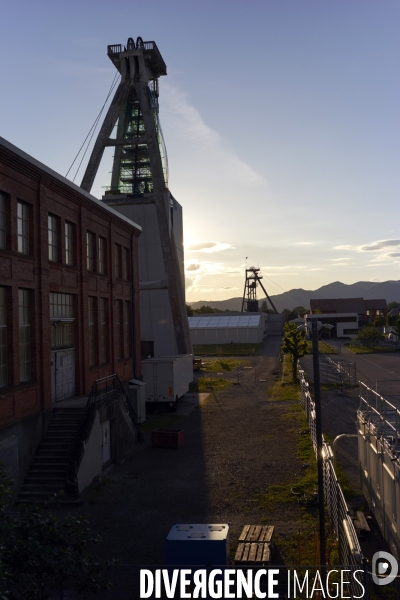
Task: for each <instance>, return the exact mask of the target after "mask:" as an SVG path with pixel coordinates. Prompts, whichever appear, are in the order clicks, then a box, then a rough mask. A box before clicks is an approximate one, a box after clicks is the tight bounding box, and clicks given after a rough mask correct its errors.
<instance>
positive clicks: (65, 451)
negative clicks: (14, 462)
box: [35, 446, 71, 458]
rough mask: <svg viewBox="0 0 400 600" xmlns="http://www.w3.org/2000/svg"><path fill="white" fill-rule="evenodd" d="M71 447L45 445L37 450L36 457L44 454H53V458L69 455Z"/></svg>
mask: <svg viewBox="0 0 400 600" xmlns="http://www.w3.org/2000/svg"><path fill="white" fill-rule="evenodd" d="M70 451H71V449H70V448H62V447H61V448H58V447H53V446H44V447H40V448H39V450H38V451H37V452H36V455H35V458H39V457H42V456H52V457H53V458H57V457H65V458H66V457H67V456H68V455H69V453H70Z"/></svg>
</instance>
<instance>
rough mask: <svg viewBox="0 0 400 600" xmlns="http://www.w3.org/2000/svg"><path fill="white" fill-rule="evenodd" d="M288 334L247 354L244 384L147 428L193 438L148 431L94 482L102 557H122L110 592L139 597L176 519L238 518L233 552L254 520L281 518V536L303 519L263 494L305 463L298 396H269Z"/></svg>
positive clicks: (90, 494)
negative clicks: (138, 580)
mask: <svg viewBox="0 0 400 600" xmlns="http://www.w3.org/2000/svg"><path fill="white" fill-rule="evenodd" d="M280 343H281V340H280V338H270V339H269V340H268V341H267V342H266V343H265V344H264V346H263V348H262V350H261V353H260V355H258V356H256V357H250V358H247V359H246V360H247V361H248V362H247V365H246V367H247V368H243V370H242V376H241V383H240V384H238V383H237V374H236V373H235V374H234V375H233V379H236V383H233V384H232V385H230V386H229V387H228V388H227V389H225V390H223V391H221V392H218V394H214V393H211V394H210V395H209V397H208V399H207V400H206V401H205V402H204V403H203V404H201V405H200V406H199V407H197V408H195V409H194V410H193V411H192V412H191V413H190V414H189V415H186V416H182V415H177V416H173V415H171V414H164V415H154V416H151V417H150V418H149V422H148V423H147V426H146V429H148V430H150V429H154V428H158V427H162V426H166V427H174V428H177V427H178V428H182V429H184V431H185V445H184V447H182V448H180V449H179V450H169V449H160V448H153V447H152V446H151V434H150V431H148V432H147V433H146V434H145V441H144V443H143V444H137V445H136V446H135V448H134V451H133V452H132V455H131V456H130V457H129V458H127V459H126V460H125V461H124V463H123V464H120V465H116V466H114V467H113V468H112V469H111V470H110V471H109V472H107V473H106V474H105V476H104V477H103V479H102V480H101V481H99V482H97V483H94V484H93V485H92V486H91V487H90V488H89V489H88V490H87V492H86V493H85V504H84V506H83V507H81V508H80V509H79V510H81V512H83V513H85V514H86V515H88V521H89V525H90V527H91V528H92V529H93V530H94V531H95V532H96V533H97V534H99V535H100V536H101V537H102V542H101V544H99V545H98V546H97V547H96V556H98V557H99V558H103V559H105V558H111V557H112V558H118V559H120V562H121V567H120V568H119V569H118V571H117V572H116V573H115V574H114V575H112V576H111V578H112V579H113V581H114V585H113V588H112V590H111V591H110V592H107V593H105V594H102V595H101V597H102V598H107V599H113V598H119V599H124V598H127V599H128V598H132V597H133V596H132V586H133V580H134V572H135V569H136V572H137V566H138V565H142V566H143V565H164V564H165V538H166V536H167V535H168V532H169V530H170V529H171V527H172V525H173V524H175V523H229V524H230V538H231V555H232V556H234V552H235V550H236V546H237V540H238V536H239V535H240V532H241V530H242V528H243V526H244V525H246V524H271V525H274V526H275V534H276V539H277V540H279V539H281V540H284V539H285V538H287V537H290V536H293V534H295V533H296V532H297V531H298V529H299V527H302V526H303V525H304V524H303V523H302V522H301V515H300V512H299V511H298V510H297V508H296V507H295V506H289V507H288V506H285V505H282V506H277V507H275V509H274V512H273V513H268V511H267V510H266V509H265V508H262V507H261V504H260V502H259V494H262V493H264V492H265V491H266V490H267V489H268V487H269V486H270V485H273V484H283V485H284V484H288V483H290V482H292V481H293V480H295V479H296V477H297V476H298V475H299V474H300V473H301V471H302V462H301V461H300V460H299V459H298V458H297V457H296V446H297V441H298V436H299V435H300V432H299V429H300V427H301V424H300V422H296V420H293V419H290V420H288V419H287V418H286V417H287V413H288V410H290V406H291V405H293V404H294V403H295V404H297V402H295V401H285V400H283V401H279V402H274V401H273V399H271V398H268V395H267V387H268V385H269V383H270V382H271V381H273V380H274V379H275V377H276V376H277V373H278V369H279V362H278V354H279V347H280ZM277 546H278V550H277V555H276V561H277V562H278V563H281V558H280V556H279V543H278V544H277ZM134 565H135V566H136V567H135V566H134Z"/></svg>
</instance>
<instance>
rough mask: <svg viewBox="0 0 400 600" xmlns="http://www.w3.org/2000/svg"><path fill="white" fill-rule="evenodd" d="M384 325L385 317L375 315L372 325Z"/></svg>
mask: <svg viewBox="0 0 400 600" xmlns="http://www.w3.org/2000/svg"><path fill="white" fill-rule="evenodd" d="M385 325H386V317H383V316H380V317H375V319H374V322H373V326H374V327H384V326H385Z"/></svg>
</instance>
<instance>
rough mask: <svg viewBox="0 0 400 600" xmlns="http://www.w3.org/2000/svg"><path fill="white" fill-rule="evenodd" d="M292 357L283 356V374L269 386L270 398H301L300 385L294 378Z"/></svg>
mask: <svg viewBox="0 0 400 600" xmlns="http://www.w3.org/2000/svg"><path fill="white" fill-rule="evenodd" d="M292 364H293V362H292V358H291V356H289V355H288V354H285V355H284V356H283V363H282V375H281V376H277V377H276V378H275V382H274V383H273V384H272V385H271V386H270V387H269V388H268V392H267V394H268V400H300V386H299V384H298V382H297V381H293V378H292Z"/></svg>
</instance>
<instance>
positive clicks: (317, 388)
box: [312, 319, 326, 588]
mask: <svg viewBox="0 0 400 600" xmlns="http://www.w3.org/2000/svg"><path fill="white" fill-rule="evenodd" d="M312 341H313V369H314V403H315V425H316V430H317V468H318V507H319V551H320V563H321V571H322V573H321V580H322V582H323V586H324V588H325V586H326V540H325V502H324V466H323V456H322V414H321V384H320V378H319V351H318V324H317V320H316V319H313V321H312Z"/></svg>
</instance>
